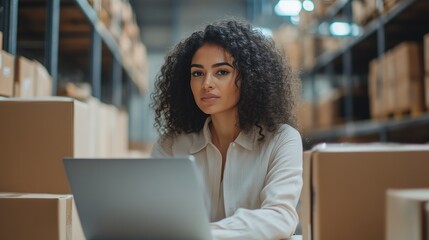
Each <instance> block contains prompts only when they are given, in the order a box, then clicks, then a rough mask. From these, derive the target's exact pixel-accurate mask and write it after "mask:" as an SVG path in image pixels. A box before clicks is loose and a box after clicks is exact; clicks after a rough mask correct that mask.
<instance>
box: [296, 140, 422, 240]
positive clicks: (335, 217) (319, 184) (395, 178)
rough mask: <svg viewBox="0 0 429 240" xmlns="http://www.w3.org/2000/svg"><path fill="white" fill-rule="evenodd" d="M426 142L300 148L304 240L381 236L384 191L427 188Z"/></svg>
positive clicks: (383, 230)
mask: <svg viewBox="0 0 429 240" xmlns="http://www.w3.org/2000/svg"><path fill="white" fill-rule="evenodd" d="M428 155H429V146H428V145H378V144H362V145H360V144H357V145H355V144H353V145H346V144H340V145H326V144H324V145H318V146H316V147H315V148H313V150H311V151H307V152H305V153H304V173H303V178H304V185H303V189H302V193H301V213H300V214H301V218H300V219H301V226H302V229H303V231H302V232H303V239H304V240H309V239H313V240H332V239H348V240H361V239H367V240H372V239H373V240H380V239H386V238H385V216H386V208H385V203H386V200H385V199H386V191H387V189H389V188H428V187H429V175H428V174H427V169H429V159H428V157H427V156H428Z"/></svg>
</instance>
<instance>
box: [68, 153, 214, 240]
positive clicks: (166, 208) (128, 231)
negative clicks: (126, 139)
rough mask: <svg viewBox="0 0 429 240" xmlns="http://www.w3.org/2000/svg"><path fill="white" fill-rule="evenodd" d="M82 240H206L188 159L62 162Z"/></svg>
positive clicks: (192, 167)
mask: <svg viewBox="0 0 429 240" xmlns="http://www.w3.org/2000/svg"><path fill="white" fill-rule="evenodd" d="M64 166H65V170H66V173H67V177H68V180H69V184H70V187H71V190H72V193H73V195H74V198H75V202H76V207H77V210H78V213H79V216H80V220H81V223H82V228H83V231H84V233H85V236H86V238H87V239H187V240H192V239H198V240H206V239H207V240H208V239H211V234H210V228H209V218H208V216H207V213H206V209H205V206H204V202H203V196H202V191H201V189H200V185H199V183H198V178H197V174H196V167H195V165H194V162H193V159H192V158H165V159H156V158H148V159H72V158H68V159H64Z"/></svg>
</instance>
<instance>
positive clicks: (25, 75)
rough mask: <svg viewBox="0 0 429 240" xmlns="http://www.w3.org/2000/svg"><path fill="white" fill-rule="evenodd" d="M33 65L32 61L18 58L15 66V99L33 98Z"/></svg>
mask: <svg viewBox="0 0 429 240" xmlns="http://www.w3.org/2000/svg"><path fill="white" fill-rule="evenodd" d="M34 85H35V84H34V63H33V61H31V60H29V59H27V58H25V57H22V56H19V57H17V58H16V65H15V89H14V94H13V95H14V96H15V97H34V95H35V91H36V89H35V86H34Z"/></svg>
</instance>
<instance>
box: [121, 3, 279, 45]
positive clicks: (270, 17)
mask: <svg viewBox="0 0 429 240" xmlns="http://www.w3.org/2000/svg"><path fill="white" fill-rule="evenodd" d="M130 2H131V5H132V6H133V10H134V12H135V14H136V20H137V24H138V25H139V27H140V30H141V38H142V41H143V43H144V44H145V45H146V47H147V49H148V52H159V53H164V52H166V51H167V50H168V49H169V48H171V46H173V45H174V44H175V43H177V42H178V41H180V40H181V39H182V38H184V37H186V36H187V35H188V34H190V33H191V32H193V31H195V30H196V29H199V28H201V27H202V26H204V25H205V24H206V23H209V22H212V21H214V20H217V19H221V18H225V17H231V16H235V17H240V18H245V19H248V20H249V21H251V22H252V23H254V24H255V25H259V26H261V27H268V28H274V27H275V26H276V25H278V24H281V22H282V21H284V19H280V18H278V17H275V16H274V14H273V13H272V9H273V6H274V5H275V3H276V2H277V1H276V0H130Z"/></svg>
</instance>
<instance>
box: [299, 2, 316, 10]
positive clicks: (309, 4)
mask: <svg viewBox="0 0 429 240" xmlns="http://www.w3.org/2000/svg"><path fill="white" fill-rule="evenodd" d="M302 7H303V8H304V10H305V11H307V12H312V11H313V10H314V3H313V1H311V0H304V2H302Z"/></svg>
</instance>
